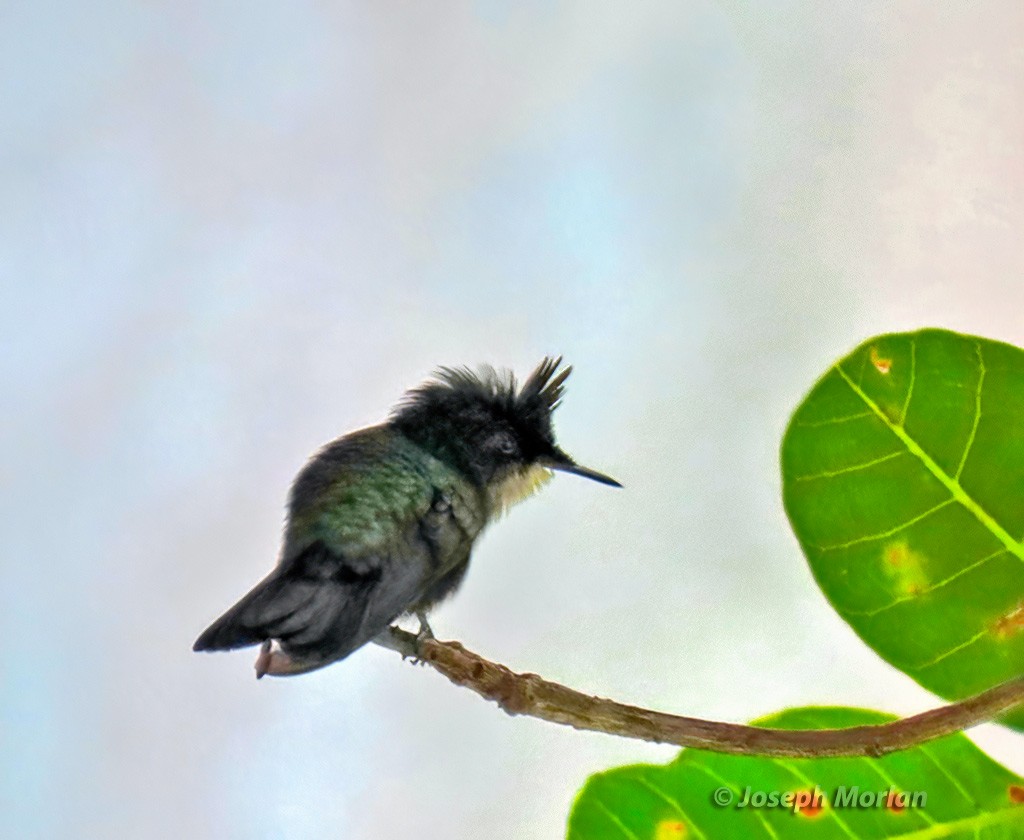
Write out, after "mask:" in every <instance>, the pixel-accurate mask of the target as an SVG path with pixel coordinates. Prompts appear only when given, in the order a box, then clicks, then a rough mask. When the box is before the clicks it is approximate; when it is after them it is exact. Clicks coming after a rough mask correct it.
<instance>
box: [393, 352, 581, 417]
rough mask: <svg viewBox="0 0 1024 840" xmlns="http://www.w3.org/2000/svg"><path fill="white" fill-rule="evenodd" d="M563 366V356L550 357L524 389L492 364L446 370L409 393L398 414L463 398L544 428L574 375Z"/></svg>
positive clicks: (508, 371) (530, 378)
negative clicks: (566, 381)
mask: <svg viewBox="0 0 1024 840" xmlns="http://www.w3.org/2000/svg"><path fill="white" fill-rule="evenodd" d="M561 364H562V357H561V356H558V357H557V358H554V357H551V356H546V357H545V358H544V360H543V361H542V362H541V363H540V364H539V365H537V367H536V368H535V369H534V371H533V373H531V374H530V375H529V376H528V377H527V379H526V381H525V382H524V383H523V386H522V387H521V388H520V387H519V384H518V382H517V381H516V377H515V374H513V373H512V371H510V370H496V369H495V368H493V367H491V366H490V365H483V366H481V367H480V368H479V369H478V370H472V369H471V368H468V367H454V368H453V367H442V368H439V369H438V370H437V372H436V373H435V374H434V378H433V379H431V380H429V381H427V382H425V383H424V384H423V385H420V386H419V387H417V388H414V389H412V390H411V391H409V392H408V393H407V394H406V396H405V399H404V400H403V401H402V402H401V403H400V404H399V406H398V407H397V408H396V411H395V414H396V415H401V414H402V413H403V412H405V411H407V410H409V409H416V408H424V407H426V406H428V405H430V404H431V403H434V402H437V401H447V400H449V399H451V398H452V397H455V398H458V397H462V398H463V399H465V400H467V401H474V402H475V401H480V402H483V403H487V404H489V405H491V406H493V407H494V408H497V409H499V410H500V411H501V412H502V413H506V414H509V415H511V416H514V417H518V418H521V419H523V420H526V421H528V422H531V423H535V424H538V425H542V426H543V425H545V423H546V421H549V419H550V416H551V412H552V411H554V410H555V409H556V408H557V407H558V405H559V403H560V402H561V399H562V395H563V394H564V393H565V380H566V379H567V378H568V377H569V374H570V373H572V367H571V366H569V367H565V368H563V369H562V370H559V367H560V366H561Z"/></svg>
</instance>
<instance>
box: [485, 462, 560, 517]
mask: <svg viewBox="0 0 1024 840" xmlns="http://www.w3.org/2000/svg"><path fill="white" fill-rule="evenodd" d="M552 475H553V473H552V472H551V470H549V469H548V468H547V467H541V466H537V465H534V466H532V467H527V468H526V469H525V470H516V471H515V472H514V473H512V475H510V476H508V478H504V479H502V480H501V481H499V482H497V483H496V484H492V485H491V487H490V488H489V492H488V495H489V497H490V508H491V516H492V517H498V516H501V515H502V514H503V513H505V511H507V510H508V509H509V508H510V507H512V505H514V504H516V503H517V502H521V501H522V500H523V499H525V498H526V497H527V496H532V495H533V494H534V493H536V492H537V491H538V490H540V488H541V487H543V486H544V485H545V484H547V482H549V481H550V480H551V476H552Z"/></svg>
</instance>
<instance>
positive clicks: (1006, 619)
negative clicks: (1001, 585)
mask: <svg viewBox="0 0 1024 840" xmlns="http://www.w3.org/2000/svg"><path fill="white" fill-rule="evenodd" d="M1022 631H1024V602H1022V603H1020V604H1018V605H1017V606H1016V607H1014V608H1013V609H1012V610H1010V611H1009V612H1008V613H1006V615H1001V616H999V618H997V619H996V620H995V623H994V624H993V625H992V632H993V634H994V635H995V636H996V638H998V639H1007V638H1009V637H1010V636H1015V635H1016V634H1017V633H1020V632H1022Z"/></svg>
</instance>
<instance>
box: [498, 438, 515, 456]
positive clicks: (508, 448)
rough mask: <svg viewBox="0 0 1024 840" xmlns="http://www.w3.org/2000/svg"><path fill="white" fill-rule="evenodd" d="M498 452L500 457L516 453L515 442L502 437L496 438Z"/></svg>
mask: <svg viewBox="0 0 1024 840" xmlns="http://www.w3.org/2000/svg"><path fill="white" fill-rule="evenodd" d="M498 451H499V452H500V453H501V454H502V455H511V454H512V453H513V452H515V451H516V442H515V441H514V440H512V438H510V437H506V436H502V437H500V438H498Z"/></svg>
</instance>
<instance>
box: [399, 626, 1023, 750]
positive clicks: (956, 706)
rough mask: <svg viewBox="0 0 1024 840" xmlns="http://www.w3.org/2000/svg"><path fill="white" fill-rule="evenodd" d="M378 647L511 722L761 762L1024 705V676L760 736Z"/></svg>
mask: <svg viewBox="0 0 1024 840" xmlns="http://www.w3.org/2000/svg"><path fill="white" fill-rule="evenodd" d="M388 636H389V638H387V637H386V638H383V639H381V640H379V641H381V643H383V644H385V646H387V647H390V648H392V649H393V650H397V651H399V652H400V653H401V654H402V655H403V656H411V657H414V658H416V659H418V660H420V661H422V662H424V663H426V664H428V665H430V666H431V667H432V668H434V669H435V670H436V671H439V672H440V673H442V674H444V675H445V676H446V677H447V678H448V679H449V680H451V681H452V682H453V683H455V684H456V685H461V686H464V687H466V688H469V689H471V690H473V691H475V692H476V693H477V694H479V695H480V696H481V697H484V698H485V699H487V700H493V701H494V702H496V703H497V704H498V706H500V707H501V708H502V709H503V710H504V711H506V712H507V713H508V714H510V715H529V716H530V717H535V718H540V719H541V720H547V721H551V722H552V723H561V724H564V725H566V726H572V727H573V728H575V729H585V730H590V731H592V732H605V733H607V734H609V735H620V736H622V737H625V738H637V739H640V740H643V741H654V742H655V743H663V744H675V745H677V746H680V747H695V748H697V749H704V750H712V751H714V752H723V753H737V754H741V755H760V756H794V757H798V758H821V757H825V756H873V757H878V756H882V755H885V754H886V753H891V752H896V751H897V750H905V749H909V748H910V747H914V746H917V745H918V744H923V743H924V742H925V741H931V740H932V739H934V738H941V737H942V736H943V735H950V734H952V733H954V732H960V731H962V730H964V729H970V728H971V727H972V726H977V725H978V724H979V723H984V722H985V721H988V720H991V719H992V718H994V717H996V716H997V715H999V714H1002V713H1003V712H1006V711H1008V710H1010V709H1012V708H1014V707H1015V706H1018V705H1021V704H1024V676H1021V677H1018V678H1017V679H1014V680H1010V681H1009V682H1005V683H1003V684H1002V685H997V686H995V687H994V688H990V689H988V690H987V691H983V692H981V694H978V695H975V696H974V697H970V698H968V699H967V700H961V701H960V702H959V703H952V704H950V705H948V706H941V707H940V708H938V709H932V710H931V711H927V712H922V713H921V714H918V715H913V716H911V717H907V718H903V719H901V720H894V721H892V722H891V723H882V724H877V725H872V726H851V727H849V728H847V729H805V730H797V729H763V728H761V727H759V726H744V725H742V724H737V723H721V722H719V721H713V720H701V719H700V718H691V717H682V716H680V715H670V714H666V713H664V712H655V711H652V710H650V709H641V708H638V707H636V706H627V705H625V704H624V703H617V702H615V701H614V700H606V699H605V698H603V697H591V696H590V695H587V694H583V693H581V692H579V691H575V690H573V689H571V688H567V687H566V686H564V685H559V684H558V683H553V682H548V681H547V680H545V679H542V678H541V677H539V676H537V675H536V674H517V673H515V672H513V671H511V670H509V669H508V668H506V667H505V666H504V665H499V664H498V663H496V662H490V661H488V660H486V659H484V658H483V657H482V656H479V655H478V654H475V653H473V652H472V651H469V650H466V648H464V647H463V646H462V645H461V644H459V643H458V642H441V641H438V640H437V639H433V638H418V637H417V636H415V635H414V634H412V633H409V632H406V631H405V630H400V629H398V628H396V627H393V628H391V630H390V633H389V634H388Z"/></svg>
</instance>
